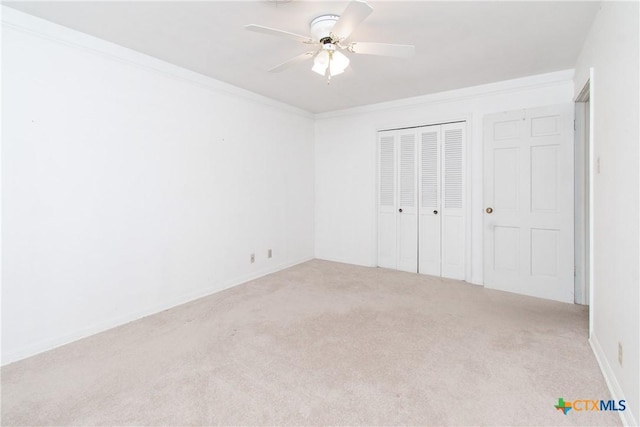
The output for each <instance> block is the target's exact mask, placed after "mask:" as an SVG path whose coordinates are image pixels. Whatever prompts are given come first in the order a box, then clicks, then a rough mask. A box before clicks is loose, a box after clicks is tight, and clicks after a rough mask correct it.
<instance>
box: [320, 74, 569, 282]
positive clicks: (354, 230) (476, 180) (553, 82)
mask: <svg viewBox="0 0 640 427" xmlns="http://www.w3.org/2000/svg"><path fill="white" fill-rule="evenodd" d="M572 76H573V71H572V70H569V71H563V72H558V73H552V74H546V75H540V76H533V77H528V78H523V79H517V80H510V81H506V82H500V83H495V84H489V85H483V86H477V87H472V88H466V89H461V90H456V91H451V92H445V93H440V94H435V95H429V96H424V97H419V98H412V99H407V100H402V101H397V102H391V103H385V104H378V105H372V106H366V107H361V108H355V109H351V110H345V111H340V112H334V113H325V114H319V115H316V134H315V135H316V136H315V139H316V143H315V159H316V180H315V184H316V189H315V194H316V214H315V224H316V228H315V232H316V239H315V244H316V246H315V247H316V252H315V254H316V257H317V258H323V259H328V260H334V261H341V262H346V263H352V264H359V265H366V266H375V265H376V250H377V249H376V244H377V243H376V233H377V230H376V212H377V211H376V132H377V131H378V130H381V129H388V128H397V127H403V126H415V125H422V124H434V123H440V122H449V121H453V120H459V119H463V120H468V126H469V128H468V129H469V132H468V133H467V134H468V137H469V150H468V154H467V158H468V159H469V161H470V168H471V170H470V176H469V181H470V185H469V186H468V187H469V192H470V201H471V215H470V219H469V224H468V226H469V228H470V230H471V233H470V235H471V242H470V244H471V245H470V251H468V261H469V262H467V274H466V280H467V281H469V282H472V283H476V284H482V283H483V279H482V277H483V276H482V232H483V229H482V220H483V209H484V207H483V202H482V179H483V172H482V168H483V160H482V156H483V150H482V120H483V117H484V115H485V114H488V113H494V112H501V111H508V110H516V109H523V108H534V107H540V106H545V105H551V104H560V103H567V102H572V96H573V82H572V80H571V79H572ZM373 90H374V89H373ZM471 254H473V256H472V255H471Z"/></svg>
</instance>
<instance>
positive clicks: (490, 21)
mask: <svg viewBox="0 0 640 427" xmlns="http://www.w3.org/2000/svg"><path fill="white" fill-rule="evenodd" d="M3 4H5V5H7V6H10V7H12V8H15V9H18V10H21V11H24V12H27V13H30V14H32V15H35V16H38V17H41V18H44V19H47V20H49V21H53V22H55V23H58V24H61V25H64V26H66V27H70V28H73V29H76V30H79V31H82V32H84V33H88V34H91V35H94V36H96V37H99V38H102V39H105V40H108V41H111V42H114V43H117V44H119V45H122V46H126V47H128V48H131V49H134V50H137V51H139V52H143V53H146V54H148V55H151V56H154V57H156V58H160V59H163V60H165V61H168V62H171V63H173V64H176V65H179V66H182V67H184V68H187V69H190V70H193V71H196V72H199V73H202V74H205V75H207V76H210V77H213V78H215V79H218V80H222V81H224V82H227V83H231V84H233V85H236V86H239V87H242V88H245V89H248V90H251V91H253V92H256V93H259V94H262V95H265V96H267V97H269V98H273V99H277V100H280V101H282V102H285V103H287V104H290V105H294V106H297V107H300V108H303V109H305V110H308V111H310V112H325V111H332V110H339V109H344V108H349V107H354V106H358V105H366V104H372V103H377V102H383V101H390V100H394V99H401V98H407V97H412V96H418V95H426V94H429V93H436V92H441V91H445V90H450V89H456V88H461V87H467V86H473V85H478V84H483V83H490V82H495V81H500V80H506V79H512V78H518V77H524V76H529V75H534V74H541V73H546V72H551V71H557V70H563V69H567V68H572V67H573V66H574V64H575V60H576V58H577V57H578V54H579V52H580V48H581V46H582V43H583V41H584V38H585V36H586V34H587V31H588V29H589V26H590V25H591V22H592V21H593V18H594V17H595V14H596V11H597V10H598V8H599V3H597V2H572V1H555V2H540V1H533V2H497V1H496V2H494V1H489V2H484V1H473V2H437V1H433V2H432V1H411V2H407V1H375V0H371V1H369V4H371V6H372V7H373V9H374V10H373V13H372V14H371V15H370V16H369V17H368V18H367V19H366V20H365V21H364V22H363V23H362V24H361V25H360V26H359V27H358V28H357V29H356V30H355V31H354V32H353V34H352V35H351V37H350V38H349V40H350V41H372V42H385V43H398V44H414V45H415V46H416V55H415V56H414V57H413V58H411V59H396V58H385V57H378V56H369V55H353V54H352V55H350V58H351V67H350V68H349V69H347V71H346V72H345V73H344V74H342V75H340V76H336V77H334V78H333V79H332V81H331V85H329V86H327V84H326V80H325V79H324V78H323V77H322V76H319V75H317V74H315V73H313V72H312V71H311V61H308V62H303V63H301V64H298V65H296V66H295V67H294V68H291V69H288V70H285V71H283V72H281V73H277V74H274V73H268V72H267V70H268V69H270V68H272V67H273V66H275V65H278V64H280V63H281V62H284V61H286V60H287V59H289V58H290V57H293V56H295V55H298V54H300V53H302V52H305V51H307V50H308V49H307V46H306V45H304V44H302V43H299V42H296V41H294V40H289V39H281V38H278V37H273V36H269V35H263V34H258V33H253V32H249V31H246V30H245V29H244V28H243V26H244V25H245V24H260V25H265V26H268V27H275V28H279V29H283V30H287V31H291V32H295V33H299V34H303V35H307V34H309V27H308V24H309V22H310V21H311V20H312V19H313V18H314V17H316V16H318V15H322V14H325V13H334V14H340V13H341V12H342V10H343V9H344V8H345V7H346V5H347V4H348V1H339V2H334V1H300V0H293V1H292V2H289V3H283V2H275V1H271V0H263V1H224V2H223V1H195V2H185V1H160V2H155V1H140V2H134V1H123V2H115V1H103V2H96V1H86V2H85V1H73V2H54V1H46V2H3Z"/></svg>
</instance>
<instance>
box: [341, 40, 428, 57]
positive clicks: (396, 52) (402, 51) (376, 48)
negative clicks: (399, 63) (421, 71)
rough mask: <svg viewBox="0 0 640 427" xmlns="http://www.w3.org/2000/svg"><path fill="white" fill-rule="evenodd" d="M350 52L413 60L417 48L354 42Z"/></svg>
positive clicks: (403, 45) (404, 45)
mask: <svg viewBox="0 0 640 427" xmlns="http://www.w3.org/2000/svg"><path fill="white" fill-rule="evenodd" d="M349 50H350V51H351V52H353V53H362V54H364V55H382V56H395V57H396V58H411V57H412V56H413V54H414V53H415V51H416V47H415V46H412V45H408V44H387V43H369V42H353V43H350V44H349Z"/></svg>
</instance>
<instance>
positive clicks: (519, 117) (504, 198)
mask: <svg viewBox="0 0 640 427" xmlns="http://www.w3.org/2000/svg"><path fill="white" fill-rule="evenodd" d="M573 179H574V177H573V106H572V104H566V105H559V106H551V107H545V108H538V109H531V110H520V111H513V112H506V113H500V114H492V115H488V116H486V117H485V121H484V200H485V213H484V284H485V286H486V287H489V288H494V289H501V290H505V291H510V292H516V293H521V294H525V295H532V296H536V297H542V298H548V299H554V300H558V301H564V302H573V292H574V286H573V232H574V230H573Z"/></svg>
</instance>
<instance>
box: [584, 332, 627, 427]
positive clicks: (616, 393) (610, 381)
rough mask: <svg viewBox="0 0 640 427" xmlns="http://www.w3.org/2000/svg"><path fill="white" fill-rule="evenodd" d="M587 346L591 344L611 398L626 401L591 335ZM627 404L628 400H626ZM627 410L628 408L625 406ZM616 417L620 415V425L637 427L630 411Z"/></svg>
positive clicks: (598, 344) (598, 345)
mask: <svg viewBox="0 0 640 427" xmlns="http://www.w3.org/2000/svg"><path fill="white" fill-rule="evenodd" d="M589 344H591V350H593V354H594V355H595V356H596V360H597V361H598V365H600V370H601V371H602V375H603V376H604V380H605V381H606V383H607V387H608V388H609V391H610V392H611V398H612V399H613V400H616V401H618V400H627V399H625V397H624V393H623V392H622V387H620V383H618V380H617V379H616V376H615V375H614V374H613V369H611V365H610V364H609V362H608V360H607V357H606V355H605V354H604V351H603V350H602V346H601V345H600V342H599V341H598V339H597V338H596V337H595V336H594V335H591V338H589ZM627 402H628V400H627ZM627 408H629V407H628V406H627ZM618 415H620V419H621V420H622V424H623V425H625V426H637V425H638V423H637V422H636V420H635V418H634V417H633V413H632V412H631V411H630V410H626V411H618Z"/></svg>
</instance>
